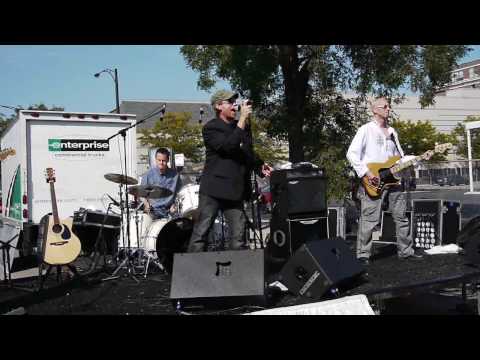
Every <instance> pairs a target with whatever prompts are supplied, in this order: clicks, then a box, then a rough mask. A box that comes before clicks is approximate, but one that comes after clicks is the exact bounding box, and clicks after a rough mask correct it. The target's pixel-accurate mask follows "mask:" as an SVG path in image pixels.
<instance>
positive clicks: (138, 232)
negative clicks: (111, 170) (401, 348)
mask: <svg viewBox="0 0 480 360" xmlns="http://www.w3.org/2000/svg"><path fill="white" fill-rule="evenodd" d="M104 177H105V179H107V180H108V181H112V182H114V183H117V184H119V186H120V198H122V195H121V188H122V186H124V185H125V184H126V185H129V187H128V194H130V195H132V196H133V197H134V198H135V201H133V202H129V204H125V201H120V202H117V206H118V207H119V208H120V210H121V213H122V216H121V217H122V221H121V231H120V235H119V238H118V252H117V259H121V258H122V257H123V258H124V259H126V258H127V257H133V258H134V259H136V261H137V264H138V265H139V266H142V267H143V268H144V271H143V276H144V277H146V276H147V274H148V268H149V265H150V264H151V263H152V264H154V265H156V266H157V267H158V268H159V269H161V270H162V271H166V272H168V273H171V271H172V267H173V254H174V253H177V252H185V251H186V250H187V246H188V241H189V240H190V236H191V234H192V231H193V221H194V220H193V217H194V216H195V215H196V210H197V209H198V188H199V186H198V185H193V184H188V185H186V186H184V187H183V188H182V189H181V190H180V191H179V192H178V194H177V197H176V199H175V208H176V211H175V212H174V213H172V214H169V216H168V217H167V218H162V219H156V220H154V219H153V218H152V217H151V215H150V214H149V213H147V212H145V211H144V210H143V203H142V202H139V201H137V199H138V198H145V199H147V201H148V200H149V199H161V198H165V197H168V196H170V195H172V192H171V191H170V190H168V189H165V188H162V187H160V186H156V185H138V181H137V180H136V179H134V178H132V177H129V176H124V175H119V174H106V175H104ZM127 207H128V210H129V211H126V208H127ZM127 214H128V216H127ZM127 217H128V218H127ZM124 262H125V261H124ZM121 265H122V264H121ZM121 267H122V266H119V267H118V268H117V269H116V270H115V271H114V272H113V274H112V277H111V278H113V277H115V275H116V273H117V272H118V271H119V270H120V268H121Z"/></svg>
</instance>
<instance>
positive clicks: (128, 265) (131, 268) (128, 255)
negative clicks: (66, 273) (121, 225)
mask: <svg viewBox="0 0 480 360" xmlns="http://www.w3.org/2000/svg"><path fill="white" fill-rule="evenodd" d="M147 119H148V118H145V119H143V120H141V121H138V122H135V123H134V124H132V125H130V126H128V127H126V128H123V129H121V130H119V131H118V132H117V133H116V134H114V135H112V136H110V137H109V138H107V139H106V140H107V141H108V142H110V140H111V139H113V138H115V137H117V136H118V135H120V136H122V138H123V158H124V165H125V174H123V173H122V175H123V179H124V183H123V185H124V189H125V206H126V210H127V211H126V218H127V229H126V233H127V234H126V235H127V236H126V237H127V253H126V256H125V260H123V261H122V263H121V264H120V265H119V266H118V267H117V269H115V271H114V272H113V273H112V275H111V276H110V277H107V278H105V279H103V280H104V281H106V280H113V279H116V278H117V277H116V274H117V272H118V271H119V270H120V269H121V268H122V267H123V266H124V265H126V268H127V272H128V274H129V275H130V277H131V278H132V279H133V280H135V281H136V282H137V283H139V281H138V280H137V278H136V277H135V266H134V264H133V256H132V254H131V249H130V211H129V206H128V187H127V185H128V184H127V174H128V171H127V143H126V141H127V140H126V134H127V131H128V130H130V129H132V128H134V127H136V126H138V125H140V124H141V123H143V122H144V121H145V120H147ZM120 188H121V185H120ZM120 202H122V198H120ZM122 215H123V213H122ZM122 221H123V216H122ZM123 240H124V241H125V237H124V238H123Z"/></svg>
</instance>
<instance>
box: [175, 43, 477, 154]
mask: <svg viewBox="0 0 480 360" xmlns="http://www.w3.org/2000/svg"><path fill="white" fill-rule="evenodd" d="M467 50H468V49H467V47H466V46H463V45H426V46H417V45H338V46H334V45H262V46H259V45H243V46H228V45H185V46H182V48H181V53H182V54H183V56H184V58H185V60H186V62H187V65H188V66H189V67H190V68H192V69H193V70H195V71H197V72H198V73H199V79H198V86H199V87H200V88H201V89H205V90H208V89H211V88H212V87H213V86H214V85H215V83H216V80H217V79H224V80H226V81H228V82H229V83H230V84H231V86H232V88H233V89H234V90H236V91H239V92H240V93H246V94H247V95H248V97H249V98H251V99H252V100H253V101H254V106H255V110H256V112H257V115H258V116H259V117H261V118H266V119H269V121H270V124H271V125H270V127H269V132H270V133H271V134H272V135H276V136H282V137H283V138H284V139H286V140H288V144H289V159H290V161H291V162H299V161H304V160H311V159H313V158H315V157H317V155H318V154H319V153H321V152H323V151H325V150H326V149H327V148H328V147H330V146H331V145H332V144H337V143H338V142H339V141H340V142H341V143H342V144H341V145H340V146H341V147H344V144H345V143H348V142H349V141H350V140H351V137H352V136H353V134H354V132H355V129H356V128H355V126H356V123H355V121H354V120H358V119H357V118H356V115H358V114H357V112H358V111H359V110H358V109H359V105H360V103H362V101H363V100H364V99H365V97H366V95H384V96H387V97H391V98H393V99H394V100H395V101H399V100H401V98H402V90H401V89H402V88H404V87H405V86H406V85H409V86H410V89H411V90H413V91H418V92H419V94H420V103H421V104H422V106H426V105H429V104H432V103H434V95H435V91H436V90H438V89H439V88H441V87H442V86H444V85H445V84H447V83H448V82H449V81H450V74H449V71H451V70H452V69H453V68H454V66H455V65H456V62H457V61H458V60H459V59H460V58H462V57H463V56H464V55H465V53H466V52H467ZM348 91H354V92H355V93H356V94H358V98H357V99H356V100H355V99H346V98H345V96H344V95H343V94H345V93H347V92H348ZM347 109H348V111H347ZM360 112H361V110H360Z"/></svg>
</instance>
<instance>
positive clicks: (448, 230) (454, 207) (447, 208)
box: [442, 201, 462, 245]
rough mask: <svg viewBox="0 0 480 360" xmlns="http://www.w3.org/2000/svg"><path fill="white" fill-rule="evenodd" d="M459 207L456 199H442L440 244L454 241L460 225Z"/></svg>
mask: <svg viewBox="0 0 480 360" xmlns="http://www.w3.org/2000/svg"><path fill="white" fill-rule="evenodd" d="M461 209H462V205H461V203H460V202H458V201H443V211H442V212H443V218H442V245H446V244H454V243H456V241H457V236H458V233H459V232H460V229H461V226H462V225H461V224H462V219H461Z"/></svg>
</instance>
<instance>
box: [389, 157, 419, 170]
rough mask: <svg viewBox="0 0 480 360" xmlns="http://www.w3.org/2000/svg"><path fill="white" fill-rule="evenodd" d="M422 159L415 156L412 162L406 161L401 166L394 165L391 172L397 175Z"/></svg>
mask: <svg viewBox="0 0 480 360" xmlns="http://www.w3.org/2000/svg"><path fill="white" fill-rule="evenodd" d="M421 159H422V157H421V156H415V157H414V158H413V159H411V160H408V161H405V162H403V163H399V164H396V165H393V166H392V167H391V168H390V172H391V173H392V174H396V173H398V172H400V171H402V170H405V169H406V168H408V167H410V166H412V165H414V164H415V163H416V162H417V161H419V160H421Z"/></svg>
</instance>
